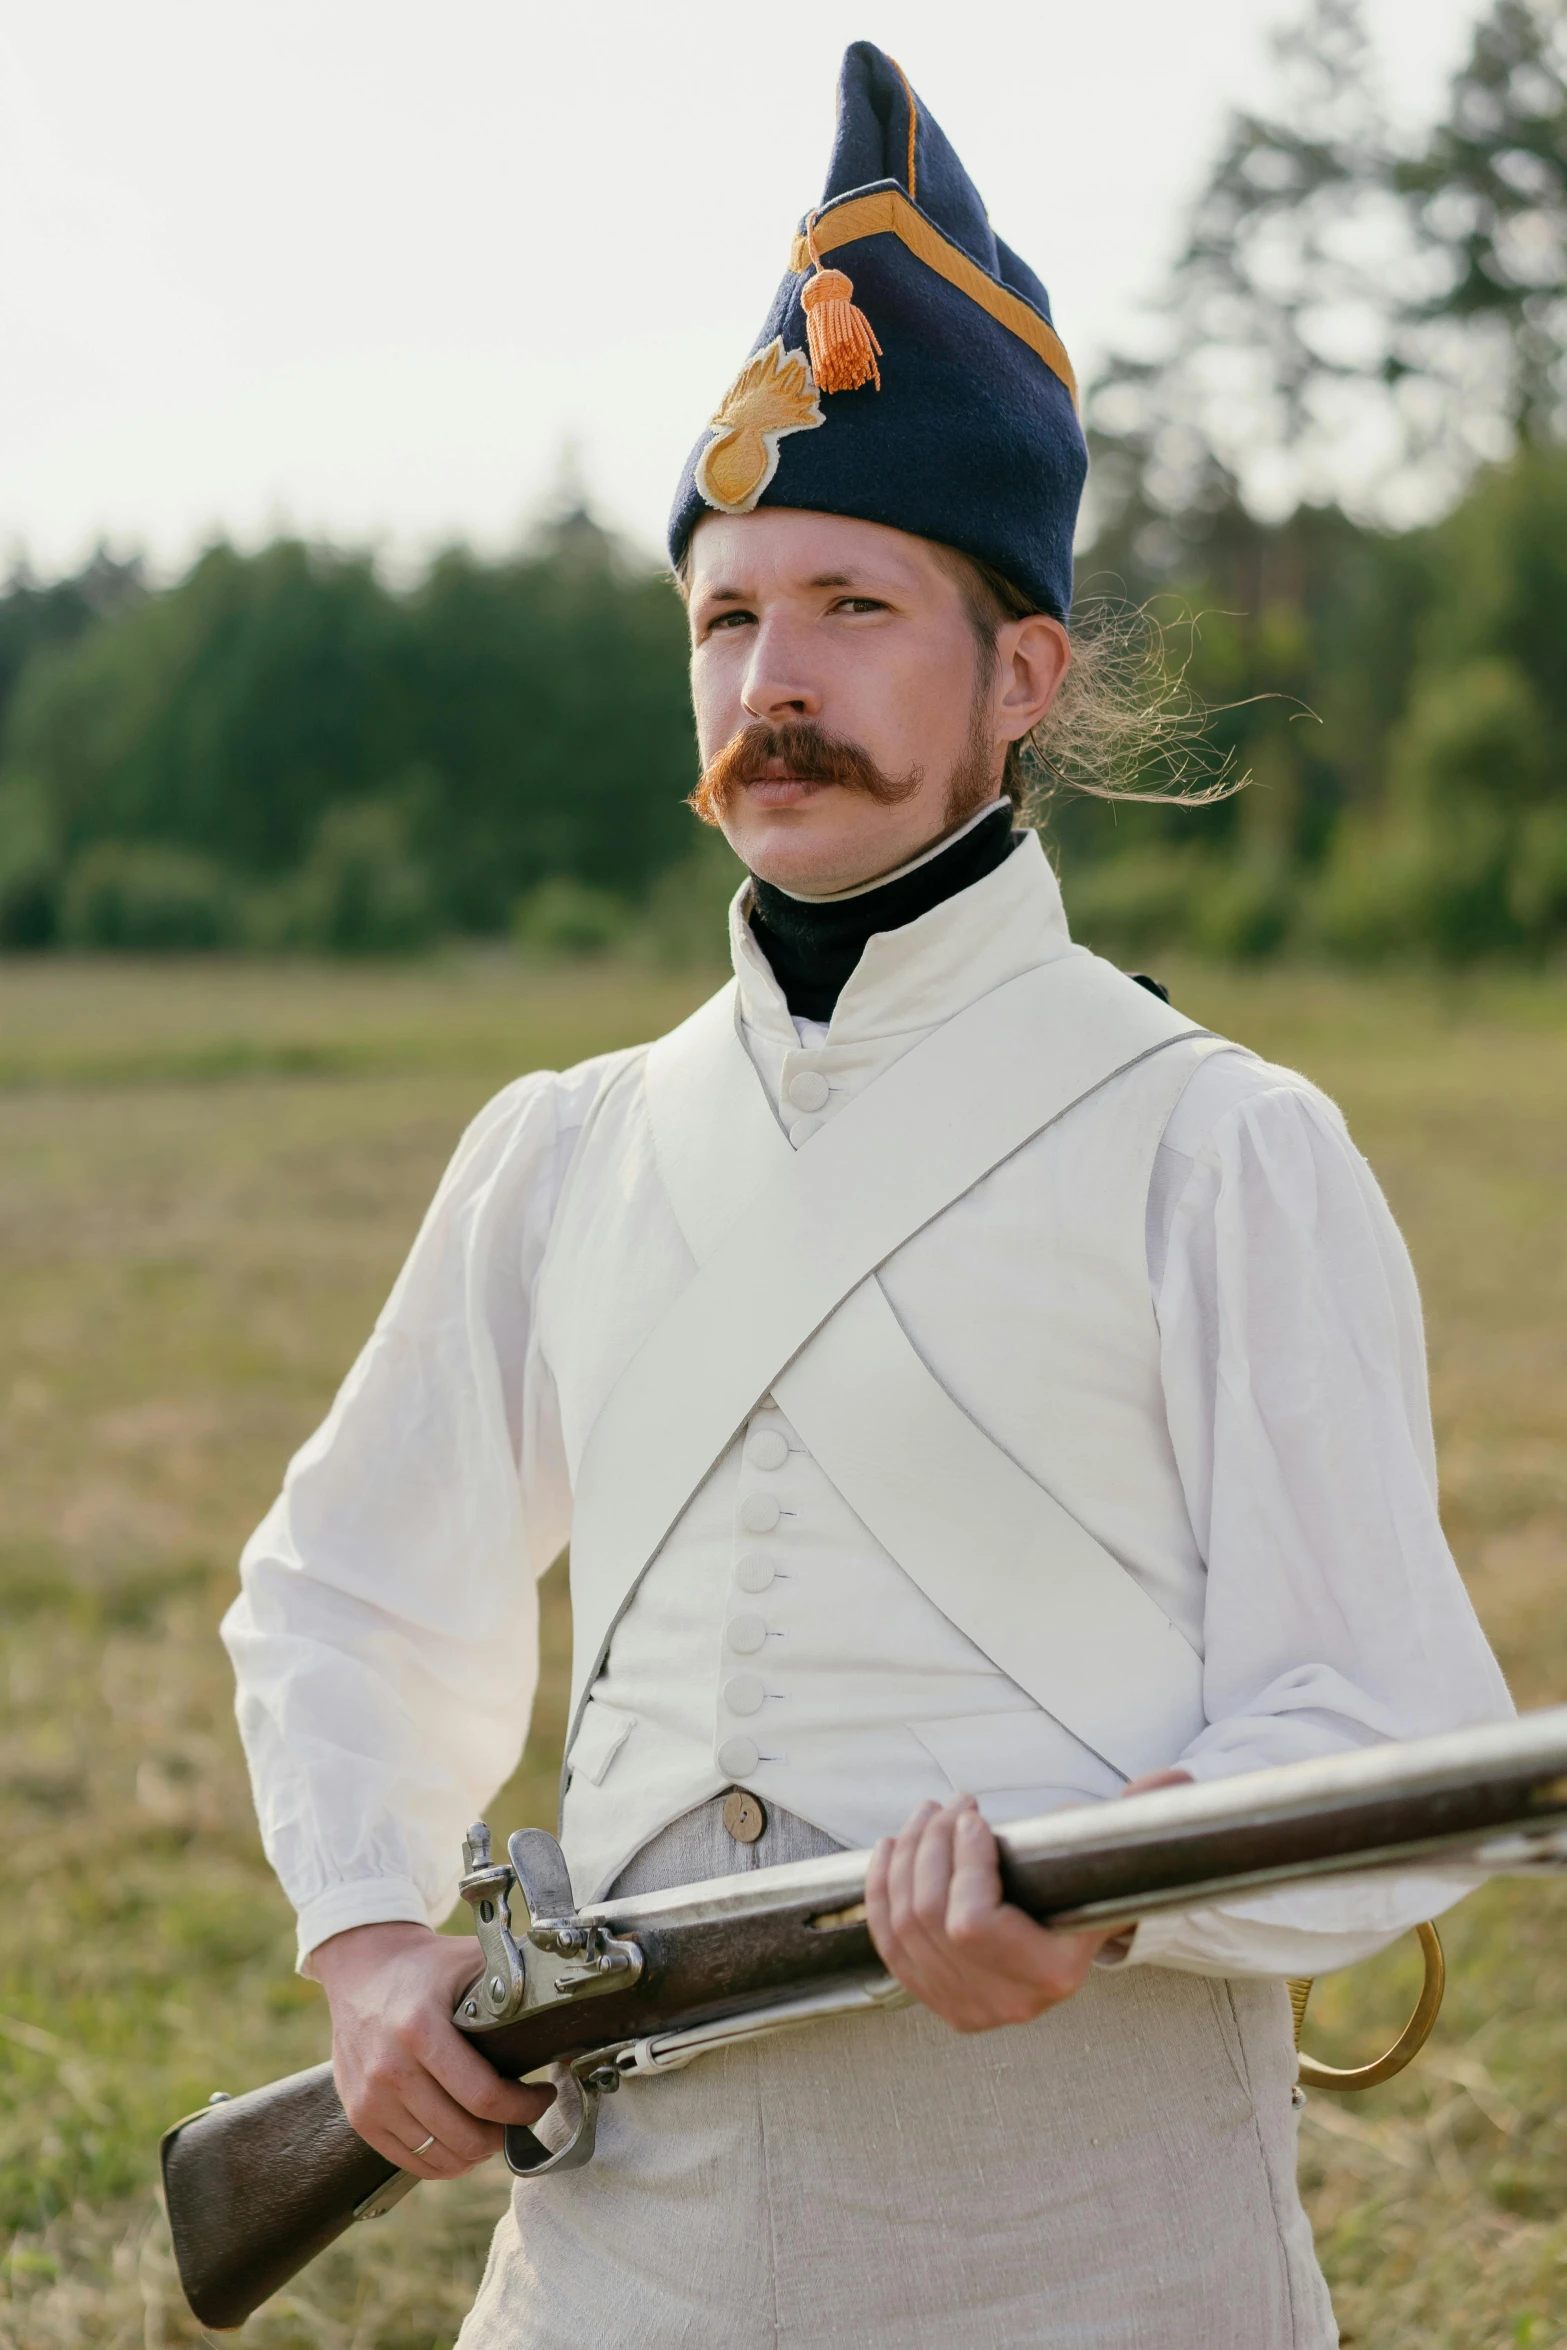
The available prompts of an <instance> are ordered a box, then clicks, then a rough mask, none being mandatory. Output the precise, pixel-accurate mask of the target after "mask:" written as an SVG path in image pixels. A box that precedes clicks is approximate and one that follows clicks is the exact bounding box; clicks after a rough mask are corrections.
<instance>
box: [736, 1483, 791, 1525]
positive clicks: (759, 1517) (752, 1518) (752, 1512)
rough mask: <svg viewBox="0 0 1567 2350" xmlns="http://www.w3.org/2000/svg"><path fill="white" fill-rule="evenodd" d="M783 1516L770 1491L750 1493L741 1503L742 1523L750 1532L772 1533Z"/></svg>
mask: <svg viewBox="0 0 1567 2350" xmlns="http://www.w3.org/2000/svg"><path fill="white" fill-rule="evenodd" d="M782 1516H783V1511H782V1510H781V1509H780V1508H779V1506H778V1504H777V1502H776V1501H775V1500H774V1498H773V1496H772V1495H771V1494H770V1493H748V1494H747V1495H746V1497H745V1499H744V1501H743V1502H742V1503H741V1504H740V1523H741V1525H742V1526H743V1527H744V1528H745V1530H746V1532H747V1533H748V1534H771V1532H772V1530H773V1528H774V1527H775V1526H776V1525H777V1523H778V1521H779V1519H780V1518H781V1517H782Z"/></svg>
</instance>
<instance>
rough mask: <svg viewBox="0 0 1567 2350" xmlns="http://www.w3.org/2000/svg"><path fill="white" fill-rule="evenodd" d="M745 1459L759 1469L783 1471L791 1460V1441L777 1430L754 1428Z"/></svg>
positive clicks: (747, 1444)
mask: <svg viewBox="0 0 1567 2350" xmlns="http://www.w3.org/2000/svg"><path fill="white" fill-rule="evenodd" d="M745 1457H746V1459H747V1460H748V1461H750V1462H752V1463H753V1464H754V1465H755V1466H756V1467H757V1468H758V1469H781V1468H782V1467H783V1465H784V1462H785V1461H786V1460H787V1459H788V1458H789V1439H788V1438H787V1437H786V1436H785V1435H784V1434H783V1433H782V1431H781V1430H780V1429H777V1428H753V1429H752V1431H751V1434H750V1436H749V1437H748V1438H747V1440H746V1447H745Z"/></svg>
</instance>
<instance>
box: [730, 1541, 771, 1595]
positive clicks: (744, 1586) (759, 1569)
mask: <svg viewBox="0 0 1567 2350" xmlns="http://www.w3.org/2000/svg"><path fill="white" fill-rule="evenodd" d="M775 1571H776V1570H775V1569H774V1566H773V1562H772V1560H771V1559H770V1558H764V1557H763V1556H762V1554H761V1552H760V1551H759V1550H748V1551H747V1552H746V1554H745V1556H744V1558H743V1559H741V1561H740V1563H739V1565H738V1566H737V1567H736V1568H735V1581H736V1582H737V1583H738V1584H739V1586H740V1588H741V1590H742V1591H753V1592H755V1591H765V1590H766V1589H767V1586H768V1584H769V1583H770V1582H771V1581H772V1579H773V1575H774V1573H775Z"/></svg>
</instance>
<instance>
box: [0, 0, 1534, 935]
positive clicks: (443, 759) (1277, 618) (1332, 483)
mask: <svg viewBox="0 0 1567 2350" xmlns="http://www.w3.org/2000/svg"><path fill="white" fill-rule="evenodd" d="M1278 48H1279V89H1278V100H1277V104H1276V106H1275V107H1274V108H1273V109H1272V110H1271V111H1269V112H1264V113H1258V114H1246V115H1239V116H1237V117H1236V118H1235V119H1234V120H1233V122H1232V123H1231V124H1230V125H1229V127H1228V130H1227V132H1226V134H1225V137H1224V140H1223V142H1222V144H1221V148H1220V152H1219V153H1218V155H1217V156H1216V158H1215V161H1214V165H1213V168H1212V170H1211V172H1210V174H1209V176H1208V179H1207V182H1206V184H1205V185H1204V187H1203V188H1202V190H1201V191H1200V193H1199V196H1198V198H1197V201H1196V203H1195V204H1194V206H1193V207H1192V210H1191V215H1190V218H1189V221H1188V223H1187V229H1186V234H1185V241H1184V245H1183V247H1182V249H1181V251H1180V253H1179V255H1178V258H1177V261H1176V265H1175V267H1174V269H1173V270H1172V273H1171V277H1170V281H1169V284H1168V286H1167V288H1166V289H1165V291H1164V294H1163V297H1162V299H1161V300H1160V301H1159V302H1158V303H1157V304H1155V305H1153V307H1152V312H1151V326H1150V330H1149V333H1148V335H1147V338H1146V340H1145V343H1144V345H1143V347H1141V348H1140V349H1139V350H1137V351H1135V352H1131V353H1117V354H1116V355H1115V356H1114V357H1113V358H1112V360H1111V361H1110V363H1109V364H1108V365H1107V367H1106V368H1105V370H1104V371H1103V374H1102V376H1101V379H1100V381H1099V382H1098V383H1097V384H1096V385H1095V386H1094V387H1092V391H1091V396H1090V401H1089V407H1088V417H1089V425H1090V434H1091V440H1092V443H1093V450H1094V459H1095V463H1094V469H1093V474H1092V477H1091V482H1092V503H1091V509H1090V524H1091V543H1090V544H1089V545H1088V547H1087V548H1086V549H1085V550H1084V552H1083V553H1082V555H1081V557H1080V563H1079V583H1080V590H1081V594H1082V597H1083V601H1084V603H1085V605H1086V606H1088V607H1090V608H1093V607H1096V606H1103V605H1104V604H1106V603H1108V604H1109V605H1111V606H1112V607H1114V606H1115V605H1117V604H1124V603H1130V604H1131V605H1132V606H1134V607H1145V608H1146V609H1148V610H1149V611H1151V612H1152V613H1153V614H1154V615H1156V617H1157V618H1158V619H1159V620H1160V621H1161V622H1162V623H1163V624H1164V627H1165V636H1164V644H1165V654H1164V659H1165V662H1166V664H1167V667H1168V668H1169V669H1170V670H1172V671H1174V670H1178V671H1179V672H1180V673H1181V675H1182V678H1183V681H1184V684H1183V689H1182V690H1184V691H1185V692H1186V693H1187V694H1189V695H1190V696H1191V697H1192V698H1193V700H1194V701H1195V702H1196V704H1198V705H1199V706H1201V707H1202V708H1204V709H1205V710H1206V712H1207V718H1206V730H1205V749H1204V754H1203V756H1204V760H1205V762H1206V764H1207V766H1208V767H1209V769H1210V771H1212V770H1216V769H1218V768H1221V767H1224V768H1226V769H1227V772H1228V773H1229V774H1230V776H1231V777H1232V778H1234V779H1235V780H1237V781H1238V780H1239V779H1241V778H1247V779H1249V780H1248V782H1247V788H1245V789H1244V790H1242V791H1239V792H1238V793H1236V795H1235V796H1234V797H1232V798H1230V799H1227V800H1223V801H1220V802H1219V803H1218V804H1217V805H1212V806H1207V807H1202V808H1197V807H1180V806H1165V805H1147V806H1135V805H1134V806H1128V805H1125V804H1124V803H1122V804H1117V805H1115V806H1107V805H1102V804H1099V803H1096V802H1089V801H1083V800H1074V799H1072V798H1070V797H1069V796H1063V797H1061V798H1059V799H1057V800H1056V801H1055V802H1054V803H1052V804H1051V805H1050V806H1049V807H1048V809H1047V813H1046V819H1045V820H1046V824H1047V828H1048V831H1049V834H1050V837H1051V839H1052V843H1053V846H1054V847H1055V848H1056V850H1057V852H1058V854H1059V857H1060V859H1061V862H1062V865H1063V870H1064V872H1065V876H1066V879H1067V883H1068V894H1069V898H1070V901H1071V904H1072V908H1073V912H1074V916H1075V919H1076V921H1077V924H1078V927H1079V929H1080V930H1081V931H1083V932H1084V933H1085V934H1086V935H1087V936H1089V937H1090V938H1091V939H1092V940H1093V941H1094V942H1095V943H1101V944H1104V945H1105V946H1106V947H1107V948H1108V949H1109V950H1111V951H1114V952H1118V953H1126V954H1131V955H1141V954H1143V953H1144V952H1146V951H1149V950H1152V949H1156V948H1157V947H1159V946H1160V945H1163V944H1166V943H1177V942H1179V943H1188V944H1193V945H1196V946H1199V947H1201V948H1203V949H1205V950H1207V951H1210V952H1216V953H1223V954H1231V955H1241V956H1244V955H1261V954H1267V953H1271V952H1275V951H1278V950H1281V949H1284V948H1289V947H1305V948H1309V949H1310V950H1312V951H1316V952H1328V953H1333V954H1338V955H1347V956H1357V957H1369V956H1377V955H1385V954H1423V955H1434V956H1438V957H1445V958H1449V959H1463V958H1465V957H1469V956H1473V955H1477V954H1489V953H1496V952H1511V953H1531V954H1538V953H1542V952H1547V951H1550V950H1551V949H1552V948H1554V947H1555V946H1557V945H1558V944H1560V942H1562V940H1563V939H1564V938H1567V752H1564V749H1563V745H1564V743H1567V658H1564V657H1563V652H1562V647H1563V644H1564V642H1567V361H1564V351H1567V0H1493V5H1492V6H1491V7H1490V10H1489V13H1487V14H1486V15H1484V16H1482V17H1481V18H1480V20H1479V21H1478V22H1477V24H1476V27H1475V31H1474V36H1473V41H1472V46H1471V50H1470V54H1469V56H1468V58H1467V60H1466V62H1465V64H1464V66H1463V69H1462V70H1461V71H1460V73H1459V74H1458V76H1457V78H1456V80H1455V82H1454V84H1453V87H1452V90H1451V92H1450V93H1449V97H1448V101H1447V105H1446V108H1445V111H1444V114H1443V117H1442V119H1441V120H1440V121H1439V122H1438V123H1436V124H1435V125H1433V126H1432V127H1431V128H1430V130H1429V132H1428V133H1427V134H1426V135H1425V136H1424V137H1423V138H1422V139H1419V140H1413V141H1412V140H1410V139H1408V138H1400V137H1397V136H1395V135H1394V134H1393V133H1392V132H1391V131H1390V130H1389V129H1388V127H1387V124H1386V121H1385V118H1384V115H1383V112H1382V109H1381V107H1380V105H1379V102H1378V99H1377V93H1376V84H1375V71H1374V61H1373V59H1372V56H1371V53H1370V50H1369V47H1368V44H1367V42H1366V39H1365V35H1364V29H1363V26H1362V24H1361V21H1360V17H1359V13H1358V8H1357V6H1356V0H1308V5H1307V7H1306V12H1305V14H1304V16H1303V17H1302V18H1301V19H1300V20H1299V21H1298V22H1296V23H1295V24H1294V25H1293V26H1292V27H1291V28H1290V29H1289V30H1288V31H1287V32H1286V33H1285V34H1284V35H1283V36H1282V38H1281V39H1280V41H1279V44H1278ZM694 768H695V753H694V745H693V741H692V734H691V722H690V715H689V710H688V707H687V701H686V691H685V643H684V624H683V616H682V613H681V609H680V605H679V602H678V599H677V598H676V597H675V595H674V594H673V592H672V591H671V588H670V586H669V584H668V582H667V581H665V580H663V579H660V578H659V577H657V576H655V575H653V574H652V573H650V572H648V571H646V570H645V569H639V568H637V567H636V566H635V565H633V564H630V563H629V562H627V561H626V560H625V559H624V558H623V557H622V556H621V555H620V554H619V553H618V551H617V549H616V547H615V545H614V543H613V542H612V541H611V540H610V539H609V538H608V537H606V536H605V534H604V533H603V532H601V531H600V530H598V529H597V528H596V527H595V525H594V524H593V523H592V522H591V521H590V520H589V518H588V517H587V516H586V515H585V514H583V513H581V512H578V513H575V514H573V515H570V516H568V517H567V518H566V519H565V520H564V521H563V522H561V523H559V524H558V525H557V526H555V527H554V528H553V529H552V530H551V531H550V532H548V533H546V534H544V535H543V536H542V537H541V538H540V540H539V542H538V544H537V545H536V546H535V547H534V548H533V549H532V550H531V551H530V552H529V553H527V554H526V555H522V556H518V557H515V558H512V559H509V560H505V561H495V562H484V561H481V560H480V559H479V558H478V557H476V556H474V555H473V554H471V553H469V552H466V551H464V550H462V549H453V550H450V551H448V552H447V553H445V554H443V555H441V556H440V557H439V558H438V559H437V560H436V561H434V562H433V563H432V564H431V566H430V567H429V569H428V571H427V572H426V573H425V574H424V575H423V576H422V577H421V578H419V579H418V580H416V581H414V582H413V583H411V584H404V585H398V584H395V583H393V582H391V581H389V580H388V579H387V578H386V577H384V576H383V575H382V574H381V573H379V572H378V570H377V568H376V567H375V565H374V564H373V563H372V562H371V561H370V560H369V559H367V558H365V557H362V556H356V555H353V554H348V553H343V552H338V551H332V550H327V549H322V548H316V547H310V546H305V545H301V544H298V543H295V542H280V543H278V544H275V545H273V546H270V547H267V548H264V549H263V550H261V551H260V552H259V553H254V554H244V553H241V552H238V551H236V550H235V549H233V548H231V547H228V546H223V545H220V546H216V547H213V548H211V549H209V550H208V551H207V552H206V553H205V554H203V555H202V556H201V558H200V559H199V560H198V561H197V562H196V563H195V565H194V566H193V567H192V569H191V570H190V571H189V573H188V574H187V575H186V576H185V577H184V578H183V579H181V580H180V581H178V582H177V583H176V584H174V585H172V586H169V587H165V588H161V589H156V590H155V589H153V588H152V587H151V586H149V584H148V582H147V581H146V579H145V578H144V577H143V575H142V573H141V572H140V571H139V570H138V568H137V567H136V566H135V565H134V564H131V565H125V564H115V563H113V562H110V561H108V560H107V559H104V558H99V559H98V560H96V561H95V562H94V563H93V564H91V565H89V566H88V568H87V569H86V570H85V571H84V572H83V573H81V574H80V575H79V576H78V577H77V578H75V579H70V580H65V581H61V582H57V583H54V584H52V585H43V584H40V583H39V582H37V581H35V580H33V579H31V578H30V577H27V576H25V575H19V576H17V577H15V578H13V580H12V582H11V584H10V586H9V588H8V589H5V590H3V591H0V947H8V948H12V949H27V948H44V947H48V946H51V945H54V944H64V945H67V946H74V947H92V946H102V947H122V948H131V949H157V948H172V947H217V946H224V945H230V944H234V945H248V946H250V947H253V948H259V949H285V948H289V947H310V948H326V949H335V950H339V951H344V952H375V951H391V950H396V949H399V948H407V947H412V946H416V945H418V944H420V943H422V942H424V941H426V940H428V939H430V938H432V937H435V936H437V935H439V934H441V933H446V932H469V933H497V932H501V931H504V930H506V929H508V928H511V927H520V929H521V931H522V934H523V935H524V937H526V938H529V939H531V940H533V941H534V942H536V943H537V944H538V945H540V946H542V947H551V946H557V947H558V946H567V947H571V946H575V947H592V946H595V945H601V944H606V943H609V942H611V941H612V940H613V939H614V938H616V937H617V936H620V935H623V933H624V931H625V929H626V927H627V925H628V924H632V923H637V924H641V925H643V926H644V927H646V926H647V925H649V924H651V926H652V928H653V931H654V932H655V933H656V934H657V935H658V936H659V937H661V938H662V939H664V940H665V942H666V943H667V944H671V945H673V946H677V947H678V945H679V943H680V941H681V940H682V939H683V938H684V937H686V935H687V934H688V933H690V932H691V930H692V928H693V925H695V926H696V927H697V928H698V929H699V930H700V931H701V932H702V934H703V935H704V936H706V935H707V933H709V932H711V933H713V934H714V935H715V936H716V909H717V906H718V904H719V902H720V900H721V897H722V895H723V894H724V893H725V892H726V891H727V889H728V887H729V886H730V885H731V883H732V880H733V876H734V868H733V866H732V864H731V863H730V862H729V861H728V860H727V859H726V858H725V856H724V855H723V853H722V851H721V850H719V849H718V848H717V847H716V845H715V844H714V843H713V842H712V841H711V840H705V841H704V840H698V839H697V837H696V834H695V828H694V825H693V822H692V819H691V818H690V816H689V815H688V814H687V812H686V811H685V809H684V807H683V805H682V803H683V801H684V798H685V795H686V793H687V791H688V790H689V788H690V785H691V781H692V778H693V774H694ZM1125 780H1126V781H1127V782H1128V783H1129V784H1135V782H1136V780H1137V779H1136V777H1135V776H1128V777H1126V778H1125Z"/></svg>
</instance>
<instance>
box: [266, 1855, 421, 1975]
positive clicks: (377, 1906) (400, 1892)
mask: <svg viewBox="0 0 1567 2350" xmlns="http://www.w3.org/2000/svg"><path fill="white" fill-rule="evenodd" d="M405 1921H408V1922H411V1923H412V1924H414V1925H416V1926H427V1925H428V1924H429V1923H430V1912H429V1910H428V1908H427V1907H426V1904H425V1898H424V1895H423V1894H422V1893H421V1892H420V1890H419V1888H418V1886H417V1885H416V1884H415V1883H414V1882H413V1880H412V1878H411V1877H362V1878H360V1879H359V1880H358V1882H357V1883H354V1884H347V1885H329V1886H328V1887H327V1889H326V1891H325V1892H324V1893H318V1894H317V1895H316V1898H315V1900H314V1901H307V1902H306V1903H305V1906H304V1908H303V1909H302V1910H301V1911H300V1913H299V1944H298V1952H297V1956H296V1959H295V1965H296V1967H297V1968H303V1966H304V1963H305V1961H306V1959H307V1958H308V1957H309V1956H310V1953H311V1952H312V1950H319V1948H320V1947H321V1944H322V1943H323V1942H330V1941H331V1939H332V1936H333V1935H334V1934H346V1933H348V1932H349V1931H350V1929H351V1928H353V1927H354V1926H391V1925H399V1924H402V1923H403V1922H405Z"/></svg>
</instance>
